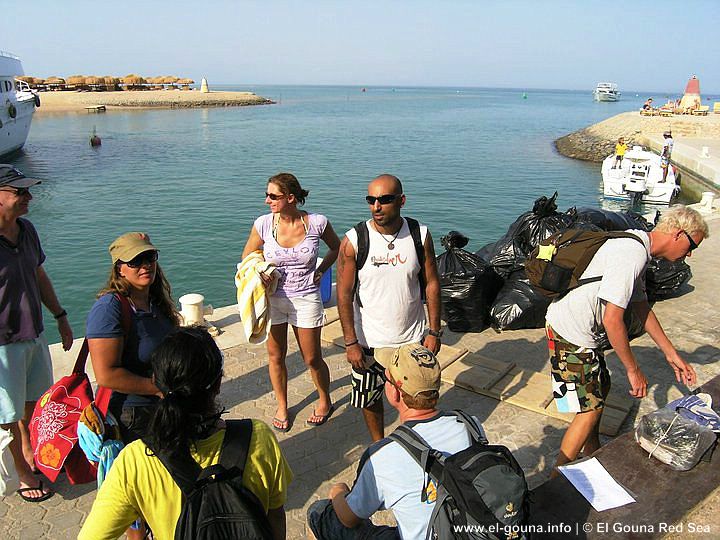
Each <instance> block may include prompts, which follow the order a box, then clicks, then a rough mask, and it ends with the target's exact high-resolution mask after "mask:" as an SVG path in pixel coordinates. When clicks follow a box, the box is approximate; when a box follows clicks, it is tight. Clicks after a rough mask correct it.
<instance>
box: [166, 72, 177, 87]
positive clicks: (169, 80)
mask: <svg viewBox="0 0 720 540" xmlns="http://www.w3.org/2000/svg"><path fill="white" fill-rule="evenodd" d="M178 80H179V79H178V77H175V76H173V75H165V76H164V77H163V78H162V83H163V84H166V85H168V86H170V87H173V88H174V87H175V83H176V82H178Z"/></svg>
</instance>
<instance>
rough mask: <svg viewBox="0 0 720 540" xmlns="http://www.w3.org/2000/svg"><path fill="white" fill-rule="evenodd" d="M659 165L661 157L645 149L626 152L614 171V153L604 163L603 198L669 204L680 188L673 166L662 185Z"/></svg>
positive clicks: (633, 148) (639, 148) (640, 147)
mask: <svg viewBox="0 0 720 540" xmlns="http://www.w3.org/2000/svg"><path fill="white" fill-rule="evenodd" d="M660 163H661V160H660V156H658V155H657V154H655V153H653V152H650V151H649V150H645V149H644V148H643V147H642V146H633V147H632V149H631V150H628V151H627V152H625V157H624V158H623V160H622V164H621V166H620V167H618V168H614V167H615V154H611V155H610V156H608V157H606V158H605V159H604V160H603V162H602V179H603V195H604V196H605V198H606V199H623V200H633V202H640V201H642V202H644V203H650V204H670V203H671V202H673V201H674V200H675V198H676V197H677V196H678V194H679V193H680V186H679V185H677V178H676V176H675V171H674V170H673V167H672V166H670V167H669V169H668V174H667V178H666V179H665V181H664V182H663V179H662V176H663V169H662V167H661V166H660Z"/></svg>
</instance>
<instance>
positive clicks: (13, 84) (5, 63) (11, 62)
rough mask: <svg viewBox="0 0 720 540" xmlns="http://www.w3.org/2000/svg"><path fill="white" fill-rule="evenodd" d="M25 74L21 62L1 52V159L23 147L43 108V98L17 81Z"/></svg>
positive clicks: (13, 56) (26, 85)
mask: <svg viewBox="0 0 720 540" xmlns="http://www.w3.org/2000/svg"><path fill="white" fill-rule="evenodd" d="M23 74H24V73H23V68H22V64H21V63H20V59H19V58H18V57H17V56H15V55H13V54H10V53H7V52H3V51H0V158H1V157H4V156H6V155H8V154H12V153H13V152H16V151H17V150H20V149H21V148H22V147H23V145H24V144H25V141H26V140H27V136H28V133H30V123H31V122H32V117H33V114H34V113H35V109H36V108H37V107H39V106H40V96H38V94H37V93H36V92H35V91H34V90H31V89H30V86H29V85H28V84H27V83H26V82H24V81H21V80H19V79H17V78H16V77H19V76H21V75H23Z"/></svg>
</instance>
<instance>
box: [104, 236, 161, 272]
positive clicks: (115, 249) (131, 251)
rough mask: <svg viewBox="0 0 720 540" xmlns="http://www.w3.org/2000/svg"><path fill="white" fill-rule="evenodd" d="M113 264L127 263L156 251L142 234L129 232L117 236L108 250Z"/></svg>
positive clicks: (147, 237)
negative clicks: (141, 255)
mask: <svg viewBox="0 0 720 540" xmlns="http://www.w3.org/2000/svg"><path fill="white" fill-rule="evenodd" d="M108 251H110V257H111V258H112V262H113V264H114V263H116V262H118V261H122V262H128V261H131V260H133V259H134V258H135V257H137V256H138V255H140V254H141V253H145V252H146V251H158V248H156V247H155V246H153V245H152V243H151V242H150V237H149V236H148V235H147V234H145V233H143V232H129V233H125V234H123V235H122V236H118V237H117V238H116V239H115V241H114V242H113V243H112V244H110V247H109V248H108Z"/></svg>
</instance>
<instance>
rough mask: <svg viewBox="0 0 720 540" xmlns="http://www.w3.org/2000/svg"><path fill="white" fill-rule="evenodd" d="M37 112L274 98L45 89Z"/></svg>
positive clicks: (238, 94)
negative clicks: (102, 106) (52, 90)
mask: <svg viewBox="0 0 720 540" xmlns="http://www.w3.org/2000/svg"><path fill="white" fill-rule="evenodd" d="M40 103H41V104H40V108H39V109H37V113H39V114H43V113H52V112H80V111H84V110H85V107H92V106H97V105H104V106H105V107H106V108H107V109H108V110H111V109H114V108H117V109H120V108H166V109H184V108H193V107H238V106H247V105H267V104H272V103H274V101H272V100H269V99H267V98H264V97H262V96H258V95H256V94H253V93H252V92H207V93H202V92H198V91H195V90H189V91H182V90H142V91H124V92H42V93H41V94H40Z"/></svg>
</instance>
